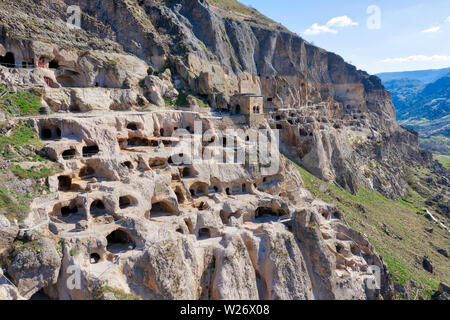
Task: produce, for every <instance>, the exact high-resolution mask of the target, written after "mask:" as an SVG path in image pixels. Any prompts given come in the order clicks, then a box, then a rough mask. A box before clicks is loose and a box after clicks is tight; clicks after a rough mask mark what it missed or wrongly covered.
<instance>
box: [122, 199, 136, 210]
mask: <svg viewBox="0 0 450 320" xmlns="http://www.w3.org/2000/svg"><path fill="white" fill-rule="evenodd" d="M135 203H136V200H135V199H134V198H132V197H131V196H122V197H120V198H119V208H120V209H122V210H124V209H127V208H129V207H132V206H133V205H135Z"/></svg>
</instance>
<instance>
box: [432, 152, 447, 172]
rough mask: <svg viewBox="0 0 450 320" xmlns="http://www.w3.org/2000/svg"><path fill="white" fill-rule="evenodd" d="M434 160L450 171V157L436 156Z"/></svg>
mask: <svg viewBox="0 0 450 320" xmlns="http://www.w3.org/2000/svg"><path fill="white" fill-rule="evenodd" d="M434 158H435V159H436V160H437V161H439V162H440V163H441V164H442V165H443V166H444V167H445V168H446V169H447V170H450V156H449V155H441V154H436V155H434Z"/></svg>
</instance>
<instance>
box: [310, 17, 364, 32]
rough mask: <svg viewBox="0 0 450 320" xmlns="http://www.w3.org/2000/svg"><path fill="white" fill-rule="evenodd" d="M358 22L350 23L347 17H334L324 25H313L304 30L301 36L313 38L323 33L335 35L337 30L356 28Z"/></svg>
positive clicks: (350, 20)
mask: <svg viewBox="0 0 450 320" xmlns="http://www.w3.org/2000/svg"><path fill="white" fill-rule="evenodd" d="M357 25H358V22H354V21H352V19H350V18H349V17H347V16H341V17H334V18H332V19H330V20H329V21H328V22H327V23H326V24H325V25H319V24H318V23H314V24H313V25H312V26H311V27H309V28H308V29H306V30H305V31H304V32H303V34H304V35H307V36H315V35H319V34H323V33H331V34H337V33H338V30H336V29H338V28H347V27H354V26H357Z"/></svg>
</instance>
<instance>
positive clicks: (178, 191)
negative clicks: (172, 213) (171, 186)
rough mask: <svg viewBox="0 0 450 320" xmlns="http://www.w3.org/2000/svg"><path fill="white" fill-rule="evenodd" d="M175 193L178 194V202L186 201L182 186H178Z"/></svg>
mask: <svg viewBox="0 0 450 320" xmlns="http://www.w3.org/2000/svg"><path fill="white" fill-rule="evenodd" d="M175 195H176V196H177V201H178V203H184V201H185V198H184V195H183V192H182V191H181V188H180V187H177V188H176V189H175Z"/></svg>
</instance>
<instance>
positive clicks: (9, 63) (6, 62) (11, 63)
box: [0, 52, 16, 68]
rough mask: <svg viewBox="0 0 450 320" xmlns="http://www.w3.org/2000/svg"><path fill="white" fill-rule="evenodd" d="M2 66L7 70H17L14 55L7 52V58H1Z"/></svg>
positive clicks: (0, 63)
mask: <svg viewBox="0 0 450 320" xmlns="http://www.w3.org/2000/svg"><path fill="white" fill-rule="evenodd" d="M0 65H2V66H4V67H7V68H15V67H16V59H15V58H14V53H12V52H7V53H6V55H5V56H3V57H0Z"/></svg>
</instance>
